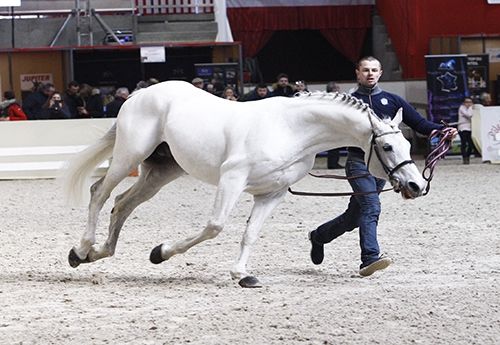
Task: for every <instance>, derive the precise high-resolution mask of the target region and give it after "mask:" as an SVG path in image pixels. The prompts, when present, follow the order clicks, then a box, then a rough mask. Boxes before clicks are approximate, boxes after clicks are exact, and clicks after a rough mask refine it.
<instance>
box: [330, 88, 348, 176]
mask: <svg viewBox="0 0 500 345" xmlns="http://www.w3.org/2000/svg"><path fill="white" fill-rule="evenodd" d="M339 91H340V86H339V84H337V83H336V82H334V81H331V82H329V83H328V84H326V92H339ZM339 159H340V149H333V150H329V151H328V154H327V158H326V160H327V163H326V165H327V168H328V169H344V166H343V165H341V164H339Z"/></svg>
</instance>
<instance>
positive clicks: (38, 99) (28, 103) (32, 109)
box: [23, 83, 56, 120]
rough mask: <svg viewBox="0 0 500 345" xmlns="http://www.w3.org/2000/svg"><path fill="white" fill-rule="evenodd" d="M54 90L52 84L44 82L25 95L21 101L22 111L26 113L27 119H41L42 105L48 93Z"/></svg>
mask: <svg viewBox="0 0 500 345" xmlns="http://www.w3.org/2000/svg"><path fill="white" fill-rule="evenodd" d="M55 90H56V87H55V86H54V84H51V83H45V84H43V85H42V86H41V87H40V89H39V90H38V91H34V92H32V93H30V94H29V95H28V97H26V100H25V101H24V103H23V111H24V113H25V114H26V116H27V118H28V120H39V119H41V112H42V107H43V105H44V104H45V102H46V101H47V98H48V97H49V95H51V94H52V93H53V92H54V91H55Z"/></svg>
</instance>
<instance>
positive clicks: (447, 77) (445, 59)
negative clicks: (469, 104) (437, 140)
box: [425, 55, 469, 124]
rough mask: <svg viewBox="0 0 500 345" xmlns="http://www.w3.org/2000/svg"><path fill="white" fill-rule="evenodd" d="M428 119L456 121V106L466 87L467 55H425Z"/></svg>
mask: <svg viewBox="0 0 500 345" xmlns="http://www.w3.org/2000/svg"><path fill="white" fill-rule="evenodd" d="M425 66H426V69H427V96H428V102H429V120H430V121H433V122H436V123H440V122H441V120H444V121H446V122H447V123H449V124H451V123H453V122H457V121H458V108H459V107H460V105H461V104H462V102H463V99H464V97H466V96H469V91H468V88H467V55H427V56H426V57H425Z"/></svg>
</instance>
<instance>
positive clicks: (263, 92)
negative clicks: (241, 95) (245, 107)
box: [246, 83, 271, 101]
mask: <svg viewBox="0 0 500 345" xmlns="http://www.w3.org/2000/svg"><path fill="white" fill-rule="evenodd" d="M269 97H271V92H269V89H268V88H267V85H266V83H260V84H258V85H257V86H256V87H255V88H254V89H253V90H252V92H250V94H249V95H248V96H247V99H246V100H247V101H258V100H260V99H265V98H269Z"/></svg>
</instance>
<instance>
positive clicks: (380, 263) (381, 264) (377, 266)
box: [359, 256, 392, 277]
mask: <svg viewBox="0 0 500 345" xmlns="http://www.w3.org/2000/svg"><path fill="white" fill-rule="evenodd" d="M391 262H392V260H391V258H389V257H387V256H381V257H380V258H379V259H378V260H377V261H374V262H372V263H371V264H369V265H368V266H365V267H362V268H361V269H360V270H359V274H360V275H362V276H363V277H368V276H371V275H372V274H373V273H375V272H376V271H379V270H383V269H386V268H387V267H389V265H390V264H391Z"/></svg>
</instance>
